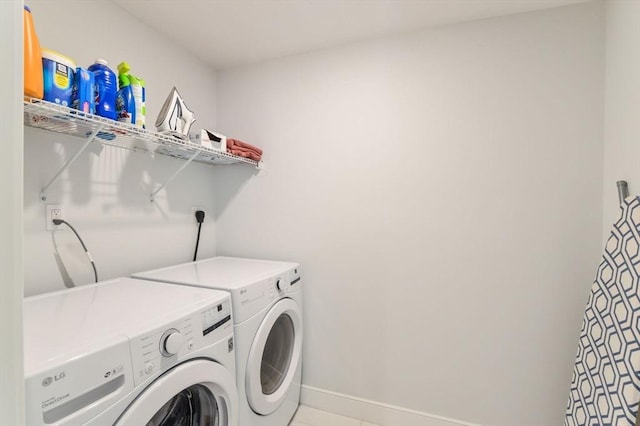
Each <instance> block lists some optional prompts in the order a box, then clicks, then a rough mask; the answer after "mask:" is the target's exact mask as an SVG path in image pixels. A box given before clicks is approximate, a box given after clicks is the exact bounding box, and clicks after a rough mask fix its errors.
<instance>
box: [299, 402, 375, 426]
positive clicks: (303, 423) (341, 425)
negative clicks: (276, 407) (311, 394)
mask: <svg viewBox="0 0 640 426" xmlns="http://www.w3.org/2000/svg"><path fill="white" fill-rule="evenodd" d="M289 426H378V425H375V424H373V423H367V422H365V421H362V420H359V419H354V418H352V417H344V416H340V415H338V414H333V413H329V412H327V411H321V410H317V409H315V408H311V407H307V406H306V405H301V406H300V407H298V411H296V414H295V416H293V419H292V420H291V423H289Z"/></svg>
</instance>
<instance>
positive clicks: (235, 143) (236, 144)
mask: <svg viewBox="0 0 640 426" xmlns="http://www.w3.org/2000/svg"><path fill="white" fill-rule="evenodd" d="M227 147H231V148H232V149H234V148H245V149H248V150H251V151H254V152H255V153H256V154H258V155H262V150H261V149H260V148H258V147H257V146H253V145H251V144H249V143H246V142H243V141H241V140H238V139H227Z"/></svg>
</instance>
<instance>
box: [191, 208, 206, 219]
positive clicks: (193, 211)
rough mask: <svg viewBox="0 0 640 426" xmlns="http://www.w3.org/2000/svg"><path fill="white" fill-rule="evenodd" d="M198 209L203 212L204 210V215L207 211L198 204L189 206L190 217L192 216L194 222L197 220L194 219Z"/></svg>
mask: <svg viewBox="0 0 640 426" xmlns="http://www.w3.org/2000/svg"><path fill="white" fill-rule="evenodd" d="M198 210H202V211H203V212H205V215H206V213H207V211H206V210H205V209H204V207H200V206H195V207H191V218H192V219H193V221H194V222H196V223H197V222H198V221H197V220H196V212H197V211H198Z"/></svg>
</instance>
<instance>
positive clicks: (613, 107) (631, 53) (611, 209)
mask: <svg viewBox="0 0 640 426" xmlns="http://www.w3.org/2000/svg"><path fill="white" fill-rule="evenodd" d="M606 5H607V6H606V7H607V47H606V49H607V60H606V63H607V65H606V69H607V71H606V73H607V74H606V75H607V78H606V121H605V123H606V124H605V150H604V182H605V186H604V201H603V209H604V221H603V233H604V235H603V236H604V238H605V239H606V238H607V237H608V236H609V232H610V229H611V224H612V223H613V222H614V221H615V220H616V218H617V215H618V214H619V208H618V194H617V190H616V186H615V182H616V181H617V180H626V181H627V182H628V183H629V192H630V195H636V196H637V195H639V194H640V120H638V114H639V113H638V111H640V52H639V51H638V46H639V45H640V2H638V1H635V0H609V1H607V2H606Z"/></svg>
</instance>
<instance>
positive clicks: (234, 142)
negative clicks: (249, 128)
mask: <svg viewBox="0 0 640 426" xmlns="http://www.w3.org/2000/svg"><path fill="white" fill-rule="evenodd" d="M227 152H229V153H231V154H233V155H237V156H240V157H244V158H250V159H252V160H254V161H260V160H261V159H262V150H261V149H260V148H258V147H257V146H253V145H251V144H248V143H246V142H242V141H239V140H238V139H227Z"/></svg>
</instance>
